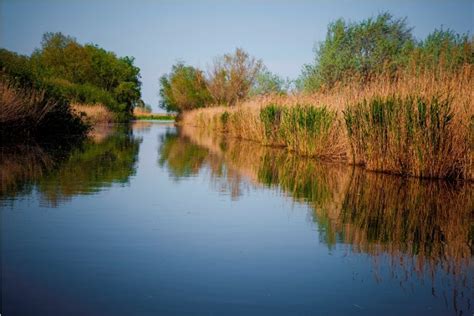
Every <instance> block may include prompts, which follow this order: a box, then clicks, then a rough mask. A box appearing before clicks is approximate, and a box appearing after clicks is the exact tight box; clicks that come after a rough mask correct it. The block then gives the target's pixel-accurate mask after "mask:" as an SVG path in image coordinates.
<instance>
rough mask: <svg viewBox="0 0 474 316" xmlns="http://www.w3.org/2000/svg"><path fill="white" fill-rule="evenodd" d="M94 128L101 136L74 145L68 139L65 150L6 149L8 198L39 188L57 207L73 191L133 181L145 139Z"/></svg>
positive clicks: (0, 193) (3, 182)
mask: <svg viewBox="0 0 474 316" xmlns="http://www.w3.org/2000/svg"><path fill="white" fill-rule="evenodd" d="M124 128H126V126H124ZM93 133H95V137H91V138H89V139H88V140H87V141H85V142H83V143H81V144H76V145H77V146H75V147H74V148H70V147H68V146H69V145H71V144H66V145H64V148H63V149H61V150H60V151H58V150H57V149H55V150H53V149H52V148H48V150H46V149H44V148H42V147H40V146H39V145H36V146H23V147H19V146H15V147H13V148H3V149H2V151H1V152H0V170H1V173H0V197H1V198H2V200H5V199H7V198H9V197H14V196H17V195H19V194H22V193H23V192H24V193H28V192H29V191H28V189H30V188H32V187H36V189H37V190H38V192H39V193H40V196H41V199H42V201H43V202H45V203H46V204H48V205H51V206H53V207H54V206H57V205H58V203H59V202H61V201H65V200H68V199H70V198H71V197H72V196H75V195H79V194H89V193H93V192H96V191H97V190H99V189H101V188H103V187H107V186H110V185H111V184H112V183H116V182H119V183H125V182H127V181H128V179H129V177H130V176H131V175H132V174H133V173H134V170H135V163H136V161H137V156H138V148H139V144H140V139H136V138H133V137H132V136H131V135H130V134H129V133H128V131H127V130H125V131H121V132H117V130H116V129H111V128H110V127H105V126H104V128H102V129H95V130H94V131H93ZM101 133H103V135H105V136H100V135H101ZM59 147H61V146H59Z"/></svg>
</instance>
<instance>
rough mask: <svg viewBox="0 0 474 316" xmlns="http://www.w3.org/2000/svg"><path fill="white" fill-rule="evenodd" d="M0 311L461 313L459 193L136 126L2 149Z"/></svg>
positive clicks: (465, 227)
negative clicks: (58, 143)
mask: <svg viewBox="0 0 474 316" xmlns="http://www.w3.org/2000/svg"><path fill="white" fill-rule="evenodd" d="M0 168H1V177H0V180H1V183H0V207H1V209H0V215H1V249H0V250H1V290H2V292H1V298H2V300H1V309H0V310H1V314H2V315H7V316H10V315H194V314H196V315H234V314H235V315H263V314H269V315H297V314H303V315H315V314H326V315H327V314H329V315H381V314H383V315H400V314H403V315H451V314H452V315H456V314H457V315H460V314H463V315H470V314H472V312H473V309H474V307H473V306H472V304H473V301H472V297H473V296H474V291H473V289H474V284H473V283H474V281H473V280H474V264H473V260H472V258H473V238H474V214H473V209H474V204H473V203H474V202H473V201H474V196H473V195H474V194H473V187H472V185H471V184H462V183H446V182H440V181H418V180H409V179H400V178H397V177H392V176H386V175H380V174H374V173H367V172H363V171H361V170H358V169H354V168H350V167H347V166H340V165H328V164H319V163H317V162H316V161H314V160H312V159H304V158H299V157H296V156H295V155H292V154H291V153H287V152H285V151H283V150H279V149H272V148H267V147H263V146H260V145H257V144H254V143H250V142H242V141H240V142H238V141H235V140H231V139H226V138H216V137H211V136H209V135H206V134H202V133H199V132H197V131H195V130H192V129H189V128H187V129H184V130H177V129H176V128H175V127H174V126H172V125H170V124H160V123H149V122H141V123H138V124H135V125H132V126H130V127H127V126H120V127H117V128H112V129H110V128H109V129H103V130H100V131H97V132H96V133H95V135H93V137H91V139H89V140H87V141H86V142H85V143H84V144H81V145H79V146H76V147H73V148H63V149H62V150H57V148H55V149H54V150H53V149H51V148H49V149H48V148H42V147H38V146H18V147H15V148H3V149H2V151H1V153H0Z"/></svg>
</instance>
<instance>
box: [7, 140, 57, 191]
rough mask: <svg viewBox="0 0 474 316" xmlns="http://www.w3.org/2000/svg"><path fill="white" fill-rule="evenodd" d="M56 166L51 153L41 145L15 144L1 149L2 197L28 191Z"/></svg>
mask: <svg viewBox="0 0 474 316" xmlns="http://www.w3.org/2000/svg"><path fill="white" fill-rule="evenodd" d="M54 166H55V162H54V160H53V158H52V157H51V155H50V154H49V153H47V152H46V151H45V150H44V149H42V148H41V147H39V146H33V145H31V146H27V145H25V146H14V147H12V148H1V149H0V170H1V172H0V197H1V198H2V200H3V199H5V198H8V197H13V196H16V195H19V194H22V193H27V192H25V191H28V188H30V185H29V184H31V183H32V182H35V181H38V180H39V179H40V178H41V177H42V176H44V175H45V174H46V173H47V172H48V171H50V170H51V169H52V168H53V167H54Z"/></svg>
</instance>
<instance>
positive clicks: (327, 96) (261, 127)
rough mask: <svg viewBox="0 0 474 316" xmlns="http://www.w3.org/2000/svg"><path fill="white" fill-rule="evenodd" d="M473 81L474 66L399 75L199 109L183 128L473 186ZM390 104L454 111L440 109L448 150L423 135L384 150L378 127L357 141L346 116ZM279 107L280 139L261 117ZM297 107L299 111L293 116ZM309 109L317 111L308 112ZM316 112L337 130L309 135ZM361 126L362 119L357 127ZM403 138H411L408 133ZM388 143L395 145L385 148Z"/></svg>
mask: <svg viewBox="0 0 474 316" xmlns="http://www.w3.org/2000/svg"><path fill="white" fill-rule="evenodd" d="M473 74H474V66H473V65H466V66H464V67H463V68H462V70H461V71H459V72H456V73H452V72H442V71H438V72H423V73H417V74H416V75H413V74H411V75H407V74H400V75H399V76H398V78H396V79H394V78H393V76H391V77H389V76H384V75H381V76H379V77H377V78H375V79H374V80H373V81H372V82H371V83H369V84H365V85H364V84H361V83H359V82H353V83H351V84H346V85H340V86H336V87H334V88H332V89H330V90H325V91H320V92H317V93H314V94H311V95H309V94H292V95H287V96H281V95H269V96H260V97H255V98H251V99H249V100H246V101H243V102H240V103H238V104H237V105H236V106H233V107H227V106H212V107H207V108H203V109H196V110H192V111H189V112H184V114H183V116H182V120H181V122H180V124H183V125H190V126H196V127H199V128H201V129H209V130H213V131H216V132H225V133H227V134H228V135H229V136H231V137H236V138H241V139H247V140H252V141H257V142H260V143H262V144H265V145H271V146H284V147H287V148H288V149H289V150H291V151H295V152H297V153H299V154H301V155H307V156H315V157H318V158H321V159H332V160H341V161H346V162H348V163H351V164H360V165H364V166H365V167H366V168H367V169H369V170H375V171H381V172H389V173H395V174H401V175H407V176H416V177H428V178H464V179H474V166H473V165H474V154H473V148H474V144H473V143H474V142H473V139H474V136H473V133H474V89H473V86H474V82H473V81H474V80H473ZM391 99H398V100H401V102H402V103H403V102H407V100H424V102H426V103H428V104H427V107H428V109H431V108H433V107H434V105H433V104H432V102H433V100H437V101H436V102H438V103H440V104H438V105H439V106H441V107H442V106H444V105H449V109H443V108H441V109H440V111H441V112H443V111H444V112H445V115H446V116H447V117H448V118H449V119H448V120H449V122H448V125H449V126H448V127H447V128H446V129H444V130H441V131H439V134H438V135H437V137H439V142H441V143H442V144H443V145H442V146H441V147H440V148H438V147H436V146H434V145H433V144H437V143H436V142H435V143H433V144H432V143H427V142H426V133H425V134H423V133H422V131H423V130H422V129H421V128H419V129H418V130H417V133H415V135H414V136H413V137H412V138H410V139H405V141H406V142H405V145H404V146H394V145H393V144H400V142H399V141H398V140H397V139H396V138H395V137H396V136H397V134H396V133H391V134H390V133H388V134H387V137H389V139H388V140H387V143H384V144H378V143H377V142H379V141H380V135H379V134H377V133H378V131H377V130H375V129H373V128H372V127H373V126H372V125H371V124H366V125H365V126H362V125H357V126H356V127H358V128H359V129H360V130H364V131H368V132H369V136H370V137H367V139H366V137H365V136H366V135H360V137H359V138H358V139H355V138H354V137H353V136H354V135H350V133H348V128H347V127H348V126H347V124H346V123H347V122H346V120H347V117H344V113H349V112H350V111H351V110H353V109H354V108H355V107H357V106H359V105H360V104H363V103H364V102H365V103H370V102H372V101H373V100H381V101H382V102H381V103H382V105H381V106H382V107H383V106H385V105H384V103H386V101H387V100H391ZM443 104H444V105H443ZM412 105H413V107H411V108H408V110H407V111H412V113H411V112H410V113H409V114H412V115H413V117H416V115H418V114H419V112H418V110H417V108H416V107H415V106H414V105H415V102H414V101H413V104H412ZM438 105H437V106H438ZM272 106H273V107H274V108H275V109H276V111H280V112H281V113H280V114H277V115H275V116H274V117H276V118H277V122H278V124H275V125H274V127H275V128H274V133H273V134H272V133H271V132H270V133H269V129H268V126H266V125H265V120H262V111H263V112H265V111H268V108H269V107H272ZM295 108H298V110H294V109H295ZM308 108H311V109H312V110H305V109H308ZM314 109H315V110H316V111H321V109H326V110H327V111H329V113H334V115H335V119H334V120H333V121H331V123H330V127H329V128H327V129H324V130H323V133H321V132H320V133H319V134H318V133H313V132H311V133H309V132H308V130H307V126H308V123H307V117H308V115H306V114H304V113H305V112H311V111H313V112H314ZM405 110H406V109H405ZM448 110H449V111H448ZM407 111H405V112H400V113H399V115H398V116H393V117H391V121H390V124H391V126H396V125H397V124H405V123H406V122H405V121H404V119H402V117H406V115H405V114H407V113H408V112H407ZM282 113H283V114H282ZM285 113H286V114H287V115H289V116H294V117H296V121H298V122H299V123H298V124H296V125H295V124H293V125H291V124H290V125H286V126H285V125H283V124H280V123H281V122H282V121H284V119H282V117H283V118H284V115H286V114H285ZM288 113H289V114H288ZM361 115H362V116H363V115H371V113H369V112H366V113H361ZM430 120H431V118H427V119H426V123H427V124H428V126H432V127H434V126H435V125H436V124H435V123H436V122H434V121H430ZM301 122H303V123H301ZM362 122H363V121H362V120H361V121H359V122H358V124H362ZM431 123H432V124H431ZM430 124H431V125H430ZM311 126H313V125H311ZM387 127H388V126H387ZM382 130H383V129H382ZM349 131H350V130H349ZM402 131H403V132H406V130H405V127H404V129H403V130H402ZM272 135H273V136H272ZM269 136H271V137H269ZM315 139H317V141H315ZM362 139H364V141H365V142H366V144H365V145H364V146H359V147H357V146H355V144H356V143H357V141H361V140H362ZM387 144H389V146H388V147H387V148H385V147H384V146H385V145H387ZM421 144H423V146H421ZM382 145H383V146H382ZM432 145H433V146H432ZM375 148H377V150H375ZM417 155H419V156H420V157H421V158H419V157H417ZM401 157H404V159H402V160H403V161H402V162H397V161H398V160H400V158H401Z"/></svg>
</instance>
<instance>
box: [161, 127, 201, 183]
mask: <svg viewBox="0 0 474 316" xmlns="http://www.w3.org/2000/svg"><path fill="white" fill-rule="evenodd" d="M159 152H160V155H159V156H160V157H159V160H158V163H159V165H160V166H164V165H166V166H167V167H168V170H169V171H170V172H171V173H172V175H173V176H174V177H175V179H179V178H181V177H189V176H191V175H193V174H196V173H198V172H199V169H201V167H202V166H203V164H204V161H205V159H206V158H207V156H208V155H209V152H208V150H206V149H205V148H203V147H201V146H198V145H195V144H193V143H191V142H190V141H189V140H188V139H186V138H181V137H179V136H178V134H176V133H173V132H169V131H167V132H166V133H165V134H163V135H162V136H161V146H160V148H159Z"/></svg>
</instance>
